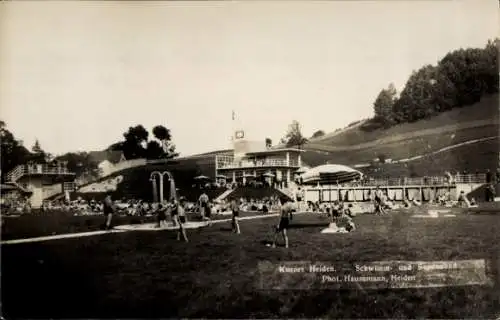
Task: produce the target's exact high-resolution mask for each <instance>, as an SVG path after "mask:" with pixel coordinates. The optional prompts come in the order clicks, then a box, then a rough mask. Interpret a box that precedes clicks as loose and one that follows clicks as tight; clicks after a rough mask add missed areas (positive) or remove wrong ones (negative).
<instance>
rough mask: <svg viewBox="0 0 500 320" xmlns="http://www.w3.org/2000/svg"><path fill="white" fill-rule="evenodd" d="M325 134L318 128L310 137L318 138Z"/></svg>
mask: <svg viewBox="0 0 500 320" xmlns="http://www.w3.org/2000/svg"><path fill="white" fill-rule="evenodd" d="M324 135H325V132H324V131H323V130H318V131H316V132H315V133H313V135H312V137H311V138H313V139H314V138H319V137H322V136H324Z"/></svg>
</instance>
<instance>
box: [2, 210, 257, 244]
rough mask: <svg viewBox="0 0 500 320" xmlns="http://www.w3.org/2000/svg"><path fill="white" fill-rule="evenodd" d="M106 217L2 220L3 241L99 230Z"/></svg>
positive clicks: (119, 219)
mask: <svg viewBox="0 0 500 320" xmlns="http://www.w3.org/2000/svg"><path fill="white" fill-rule="evenodd" d="M241 215H242V217H245V216H254V215H265V214H264V213H259V212H242V213H241ZM188 217H189V219H190V220H200V217H198V216H196V215H193V214H189V215H188ZM230 217H231V216H228V215H221V214H213V215H212V217H211V218H212V219H213V220H221V219H228V218H230ZM104 220H105V218H104V215H102V214H100V215H94V216H74V215H73V214H70V213H66V212H60V211H53V212H50V213H45V214H43V215H29V214H26V215H22V216H18V217H8V216H5V217H2V240H12V239H23V238H33V237H42V236H51V235H58V234H66V233H76V232H87V231H97V230H100V229H101V227H102V225H103V224H104ZM155 221H156V217H155V216H150V217H133V216H125V215H123V216H115V217H114V218H113V224H114V225H124V224H138V223H148V222H155Z"/></svg>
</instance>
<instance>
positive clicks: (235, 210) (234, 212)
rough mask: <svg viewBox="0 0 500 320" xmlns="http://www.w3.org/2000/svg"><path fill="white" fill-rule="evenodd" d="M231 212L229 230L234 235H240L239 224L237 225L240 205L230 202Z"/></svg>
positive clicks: (234, 200)
mask: <svg viewBox="0 0 500 320" xmlns="http://www.w3.org/2000/svg"><path fill="white" fill-rule="evenodd" d="M231 211H232V220H231V229H232V231H233V232H235V233H236V234H240V233H241V232H240V224H239V223H238V219H239V218H238V217H239V215H240V204H239V203H238V200H236V199H233V200H232V201H231Z"/></svg>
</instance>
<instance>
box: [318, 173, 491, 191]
mask: <svg viewBox="0 0 500 320" xmlns="http://www.w3.org/2000/svg"><path fill="white" fill-rule="evenodd" d="M457 183H465V184H483V183H486V175H485V174H477V175H476V174H467V175H455V176H452V179H451V180H450V179H449V178H447V177H422V178H406V177H403V178H387V179H374V180H368V181H359V182H353V183H347V184H339V187H340V188H351V187H353V188H355V187H377V186H380V187H390V186H433V185H434V186H436V185H449V184H457ZM331 187H337V185H335V184H333V185H330V186H328V187H327V188H331Z"/></svg>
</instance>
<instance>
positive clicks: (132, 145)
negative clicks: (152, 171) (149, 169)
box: [121, 125, 149, 160]
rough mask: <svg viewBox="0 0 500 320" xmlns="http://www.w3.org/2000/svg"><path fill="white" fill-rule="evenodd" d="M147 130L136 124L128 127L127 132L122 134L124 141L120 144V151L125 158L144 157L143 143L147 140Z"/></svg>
mask: <svg viewBox="0 0 500 320" xmlns="http://www.w3.org/2000/svg"><path fill="white" fill-rule="evenodd" d="M148 136H149V132H148V131H147V130H146V129H145V128H144V127H143V126H142V125H137V126H135V127H130V128H129V129H128V131H127V132H125V133H124V134H123V137H124V138H125V141H123V144H122V145H121V148H122V149H121V151H122V152H123V155H124V156H125V159H127V160H131V159H139V158H145V157H146V148H145V144H146V143H147V141H148Z"/></svg>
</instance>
